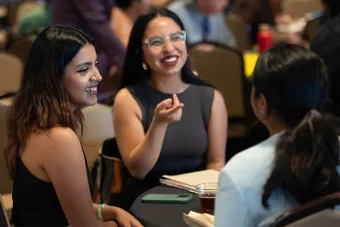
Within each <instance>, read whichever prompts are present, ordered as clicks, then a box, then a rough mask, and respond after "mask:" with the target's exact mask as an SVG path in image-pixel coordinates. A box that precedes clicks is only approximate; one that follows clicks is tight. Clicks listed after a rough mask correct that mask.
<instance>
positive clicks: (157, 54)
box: [113, 9, 227, 205]
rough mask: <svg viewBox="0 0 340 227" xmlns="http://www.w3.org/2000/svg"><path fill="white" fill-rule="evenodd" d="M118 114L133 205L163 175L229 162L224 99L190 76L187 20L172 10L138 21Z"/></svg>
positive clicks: (116, 122)
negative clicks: (185, 25) (226, 152)
mask: <svg viewBox="0 0 340 227" xmlns="http://www.w3.org/2000/svg"><path fill="white" fill-rule="evenodd" d="M113 116H114V130H115V133H116V139H117V143H118V147H119V150H120V153H121V155H122V158H123V161H124V164H125V166H126V167H127V169H128V171H129V173H130V175H131V179H130V180H129V181H128V183H127V185H126V188H124V192H126V195H124V198H129V199H130V200H129V202H128V203H129V205H131V203H132V202H133V200H134V199H135V198H136V197H137V196H138V195H140V194H141V193H142V192H144V191H146V190H148V189H149V188H151V187H153V186H155V185H157V184H158V182H159V178H161V176H162V175H163V174H181V173H187V172H192V171H197V170H202V169H216V170H219V169H220V168H222V167H223V166H224V164H225V146H226V138H227V135H226V132H227V111H226V106H225V103H224V99H223V97H222V95H221V94H220V92H218V91H217V90H216V89H214V88H212V87H211V86H210V85H208V84H207V83H205V82H204V81H202V80H200V79H199V78H198V77H196V76H195V75H194V74H193V73H192V70H191V68H190V66H189V61H188V52H187V46H186V33H185V31H184V27H183V24H182V22H181V21H180V19H179V18H178V16H177V15H176V14H174V13H173V12H171V11H169V10H167V9H162V10H160V11H157V12H154V13H151V14H148V15H145V16H141V17H140V18H138V20H137V21H136V22H135V25H134V27H133V29H132V32H131V36H130V40H129V44H128V48H127V54H126V58H125V61H124V64H123V69H122V84H121V90H120V91H119V93H118V94H117V96H116V99H115V102H114V105H113Z"/></svg>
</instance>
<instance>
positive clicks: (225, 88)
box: [189, 42, 250, 138]
mask: <svg viewBox="0 0 340 227" xmlns="http://www.w3.org/2000/svg"><path fill="white" fill-rule="evenodd" d="M202 45H210V46H212V49H211V50H205V49H204V48H203V49H202ZM189 54H190V55H189V57H190V60H191V62H192V64H193V69H194V70H195V71H196V72H197V73H198V76H199V77H200V78H201V79H203V80H205V81H207V82H209V83H210V84H212V85H213V86H214V87H216V88H217V89H218V90H219V91H220V92H221V93H222V95H223V97H224V100H225V102H226V105H227V108H228V115H229V126H228V137H229V138H230V137H238V138H239V137H242V136H244V135H245V134H246V131H247V127H246V122H245V120H246V118H247V116H248V115H249V110H250V109H249V104H248V103H249V102H248V96H249V91H248V90H249V89H248V86H247V81H246V78H245V75H244V60H243V56H242V53H241V51H239V50H237V49H234V48H231V47H228V46H225V45H221V44H217V43H211V42H204V43H198V44H194V45H192V46H190V48H189Z"/></svg>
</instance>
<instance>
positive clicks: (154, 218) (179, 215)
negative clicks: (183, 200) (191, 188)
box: [130, 185, 204, 227]
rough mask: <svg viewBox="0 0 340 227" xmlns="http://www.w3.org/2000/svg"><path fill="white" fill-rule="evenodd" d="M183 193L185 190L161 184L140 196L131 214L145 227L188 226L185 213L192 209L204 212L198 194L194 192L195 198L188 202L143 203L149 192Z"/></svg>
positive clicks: (132, 207)
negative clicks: (184, 217)
mask: <svg viewBox="0 0 340 227" xmlns="http://www.w3.org/2000/svg"><path fill="white" fill-rule="evenodd" d="M151 193H152V194H183V193H190V192H188V191H185V190H181V189H177V188H173V187H168V186H165V185H159V186H157V187H154V188H152V189H150V190H149V191H147V192H145V193H144V194H142V195H141V196H139V197H138V198H137V199H136V200H135V202H134V203H133V205H132V206H131V209H130V212H131V214H132V215H133V216H134V217H135V218H137V219H138V220H139V221H140V222H141V223H142V224H143V225H144V226H145V227H188V225H187V224H185V222H184V221H183V213H186V214H188V213H189V212H190V211H195V212H198V213H204V212H203V210H202V208H201V204H200V200H199V198H198V196H197V195H196V194H194V193H192V194H193V200H192V201H191V202H190V203H188V204H150V203H142V201H141V199H142V198H143V196H145V195H147V194H151Z"/></svg>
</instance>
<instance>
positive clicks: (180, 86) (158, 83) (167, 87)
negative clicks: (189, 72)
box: [149, 75, 189, 94]
mask: <svg viewBox="0 0 340 227" xmlns="http://www.w3.org/2000/svg"><path fill="white" fill-rule="evenodd" d="M149 84H150V85H151V86H152V87H153V88H155V89H157V90H158V91H160V92H163V93H167V94H178V93H182V92H183V91H185V90H186V89H187V88H188V86H189V85H188V84H186V83H184V82H183V81H182V79H181V76H173V75H167V76H153V75H152V76H151V79H150V80H149Z"/></svg>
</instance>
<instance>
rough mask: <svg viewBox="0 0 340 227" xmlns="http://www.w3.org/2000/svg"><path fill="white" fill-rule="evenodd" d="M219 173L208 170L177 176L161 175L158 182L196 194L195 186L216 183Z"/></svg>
mask: <svg viewBox="0 0 340 227" xmlns="http://www.w3.org/2000/svg"><path fill="white" fill-rule="evenodd" d="M219 173H220V172H219V171H217V170H212V169H208V170H202V171H196V172H191V173H185V174H179V175H163V177H162V178H161V179H160V182H161V183H162V184H165V185H168V186H172V187H176V188H179V189H184V190H187V191H191V192H196V188H195V186H196V185H199V184H203V183H217V182H218V176H219Z"/></svg>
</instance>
